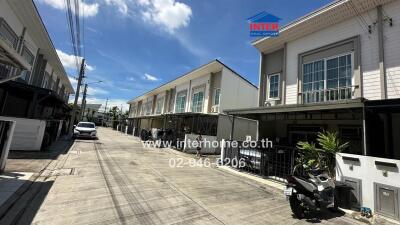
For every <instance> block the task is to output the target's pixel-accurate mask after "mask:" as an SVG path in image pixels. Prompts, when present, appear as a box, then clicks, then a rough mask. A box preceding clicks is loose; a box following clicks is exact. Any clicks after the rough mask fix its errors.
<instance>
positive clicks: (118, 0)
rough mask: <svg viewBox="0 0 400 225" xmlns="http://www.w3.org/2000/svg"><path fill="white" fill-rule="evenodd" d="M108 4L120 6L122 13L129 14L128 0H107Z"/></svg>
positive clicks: (119, 9)
mask: <svg viewBox="0 0 400 225" xmlns="http://www.w3.org/2000/svg"><path fill="white" fill-rule="evenodd" d="M105 2H106V4H107V5H113V6H115V7H117V8H118V11H119V12H120V13H122V15H127V14H128V4H127V2H126V0H105Z"/></svg>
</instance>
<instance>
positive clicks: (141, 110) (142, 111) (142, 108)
mask: <svg viewBox="0 0 400 225" xmlns="http://www.w3.org/2000/svg"><path fill="white" fill-rule="evenodd" d="M144 114H146V104H142V106H141V109H140V115H141V116H143V115H144Z"/></svg>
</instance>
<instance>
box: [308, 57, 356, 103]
mask: <svg viewBox="0 0 400 225" xmlns="http://www.w3.org/2000/svg"><path fill="white" fill-rule="evenodd" d="M345 55H350V58H351V71H350V73H351V92H352V93H353V92H354V88H355V87H354V81H355V77H354V51H350V52H344V53H341V54H337V55H332V56H329V57H324V58H319V59H317V60H313V61H310V62H307V63H302V64H301V79H302V84H301V87H300V88H301V93H302V94H303V93H304V90H303V84H304V65H305V64H309V63H314V62H317V61H321V60H322V61H323V63H324V89H323V90H327V86H328V83H327V81H328V80H327V76H328V74H327V71H328V68H327V61H328V60H330V59H334V58H339V57H341V56H345ZM353 97H354V96H352V98H353ZM326 101H327V100H326V95H325V96H324V102H326ZM302 103H303V104H309V103H312V102H304V99H302Z"/></svg>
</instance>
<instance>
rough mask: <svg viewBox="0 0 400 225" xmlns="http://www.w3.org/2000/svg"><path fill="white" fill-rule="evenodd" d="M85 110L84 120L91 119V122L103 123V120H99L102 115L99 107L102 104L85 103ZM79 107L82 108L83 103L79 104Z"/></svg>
mask: <svg viewBox="0 0 400 225" xmlns="http://www.w3.org/2000/svg"><path fill="white" fill-rule="evenodd" d="M84 105H85V106H84V108H83V110H84V112H83V113H82V119H81V120H82V121H89V122H94V123H96V124H101V121H100V122H99V121H98V119H99V117H102V115H100V113H99V109H100V107H101V105H102V104H84ZM79 108H81V105H79Z"/></svg>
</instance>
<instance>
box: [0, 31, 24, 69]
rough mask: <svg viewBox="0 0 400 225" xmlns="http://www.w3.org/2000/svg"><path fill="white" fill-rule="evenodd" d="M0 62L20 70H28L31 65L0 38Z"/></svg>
mask: <svg viewBox="0 0 400 225" xmlns="http://www.w3.org/2000/svg"><path fill="white" fill-rule="evenodd" d="M0 63H3V64H6V65H10V66H13V67H15V68H18V69H20V70H30V69H31V65H29V63H28V62H27V61H26V60H25V59H24V58H23V57H22V56H21V55H19V54H18V53H17V51H15V49H13V48H11V47H10V46H9V45H8V44H7V43H6V42H5V41H4V40H3V39H1V38H0Z"/></svg>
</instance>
